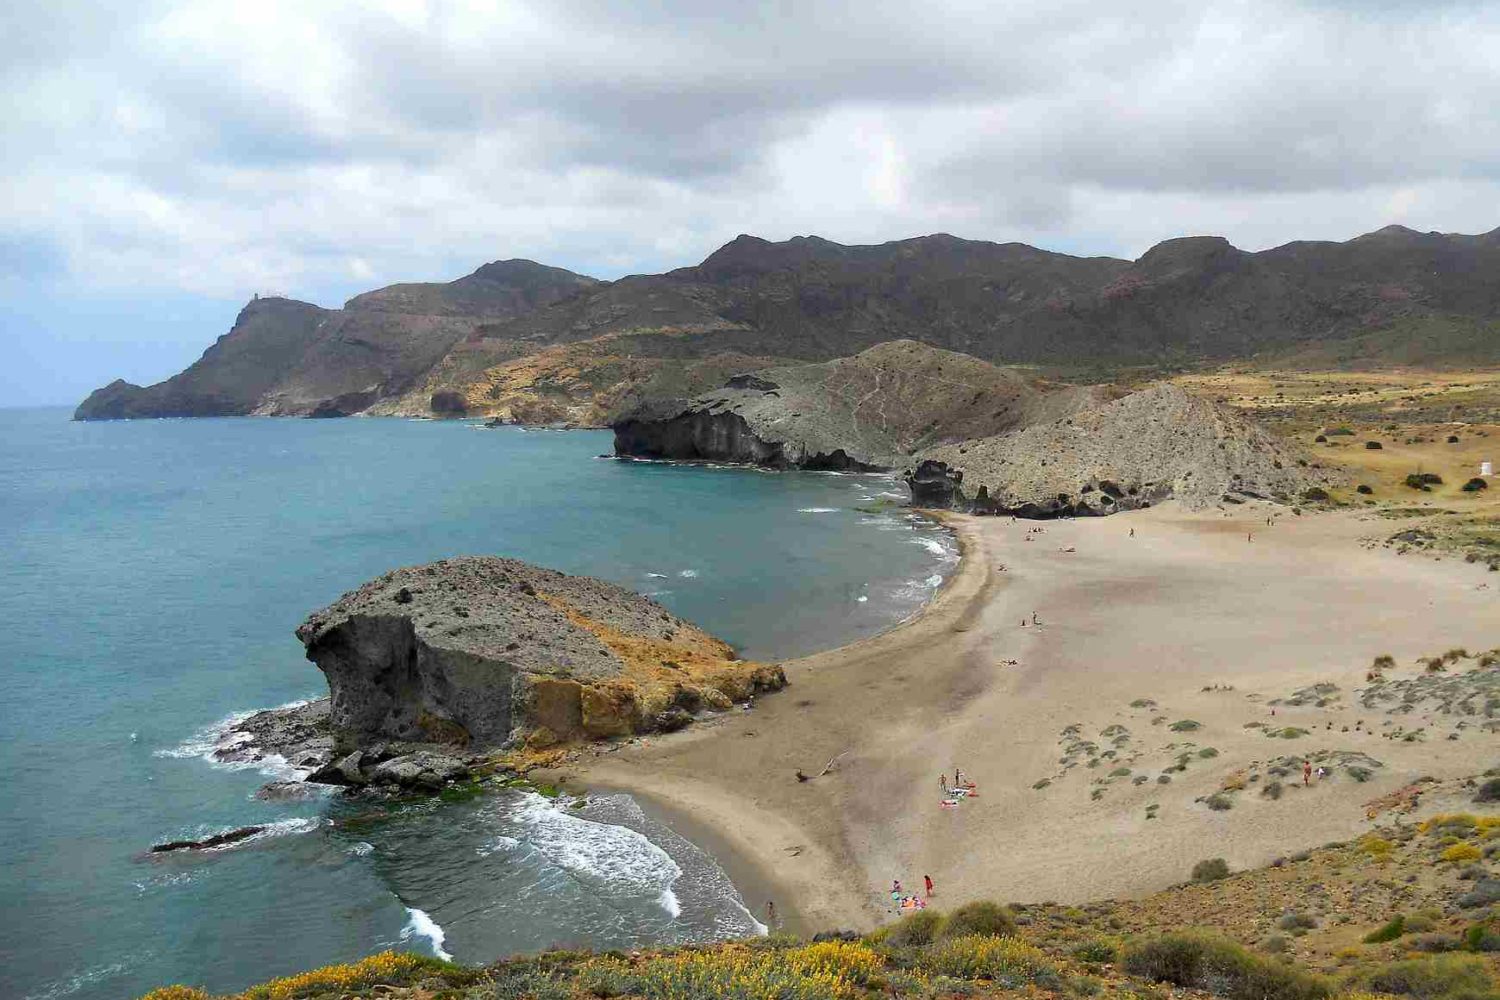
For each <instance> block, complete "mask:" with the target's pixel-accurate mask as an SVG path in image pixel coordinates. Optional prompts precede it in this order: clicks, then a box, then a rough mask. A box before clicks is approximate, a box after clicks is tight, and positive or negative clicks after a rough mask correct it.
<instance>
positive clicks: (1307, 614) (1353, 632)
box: [566, 504, 1500, 929]
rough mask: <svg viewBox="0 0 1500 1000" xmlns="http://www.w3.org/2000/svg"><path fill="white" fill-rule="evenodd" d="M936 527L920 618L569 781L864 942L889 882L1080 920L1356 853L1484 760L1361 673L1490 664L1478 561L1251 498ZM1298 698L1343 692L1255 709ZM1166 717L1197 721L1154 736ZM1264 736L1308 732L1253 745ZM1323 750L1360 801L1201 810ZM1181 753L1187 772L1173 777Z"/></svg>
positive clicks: (1291, 795) (1484, 746)
mask: <svg viewBox="0 0 1500 1000" xmlns="http://www.w3.org/2000/svg"><path fill="white" fill-rule="evenodd" d="M1268 517H1269V518H1273V519H1274V521H1275V524H1274V525H1272V526H1268V525H1267V523H1266V521H1267V518H1268ZM949 520H950V522H951V523H953V524H954V525H955V527H956V528H957V530H958V532H959V535H960V539H961V541H962V544H963V549H964V559H963V561H962V563H961V564H960V566H959V568H958V570H957V572H956V574H955V576H954V578H953V579H952V580H950V581H949V583H948V585H947V586H946V587H945V588H944V590H943V591H942V593H941V594H940V595H939V596H938V597H937V598H936V599H935V600H934V602H933V604H932V605H931V606H930V607H929V608H928V609H927V611H926V612H925V613H924V614H923V615H921V616H920V617H918V618H917V619H915V620H913V621H911V622H909V623H907V624H905V625H903V626H902V627H900V628H898V629H895V630H893V631H891V632H889V633H886V634H884V635H881V636H877V637H874V638H872V639H868V640H865V641H863V642H859V643H856V644H853V645H851V646H847V647H843V648H840V649H836V650H832V651H829V652H826V653H821V654H818V655H815V656H810V657H806V658H804V659H800V660H796V661H790V662H788V663H787V664H786V670H787V675H788V677H789V679H790V681H791V684H790V686H789V687H788V688H787V690H786V691H784V692H781V693H779V694H777V695H775V696H772V697H768V698H765V699H762V700H761V701H760V702H759V703H758V704H757V706H756V708H755V709H754V711H752V712H734V713H730V714H727V715H726V716H724V717H722V718H720V719H718V720H715V721H713V722H711V723H709V724H706V725H700V726H696V727H693V728H691V729H689V730H687V731H685V732H683V733H679V734H673V735H671V736H665V737H659V738H653V739H649V740H642V741H640V742H639V743H636V744H633V745H630V746H627V747H624V748H621V749H619V750H617V751H616V752H612V753H605V754H600V755H598V756H595V757H591V758H586V759H585V760H583V761H580V762H579V763H577V764H575V765H573V766H571V767H569V768H568V769H567V772H566V773H567V775H568V777H570V778H571V779H572V780H574V781H579V782H582V783H584V784H593V783H599V784H604V785H608V786H611V787H618V788H622V789H626V790H629V791H632V792H636V793H639V794H642V795H644V796H647V797H649V798H652V799H655V800H657V801H658V802H659V803H661V804H662V805H663V806H665V807H667V808H669V809H671V810H674V811H676V812H677V813H678V814H679V815H683V816H686V817H689V818H690V819H691V821H692V822H695V823H698V824H701V825H702V826H704V827H707V828H709V829H712V830H713V831H716V832H717V834H718V835H719V837H720V838H721V847H722V848H723V849H725V855H726V856H735V857H737V858H739V859H743V861H742V862H740V861H737V862H735V864H737V865H738V864H741V863H742V864H743V865H746V866H748V867H749V870H751V871H753V872H754V873H756V874H755V875H754V876H753V877H752V879H751V880H752V881H754V882H755V883H756V885H757V888H760V887H761V886H764V887H765V890H764V891H765V892H766V894H768V897H769V898H774V899H776V900H777V905H778V908H781V909H783V910H784V912H786V913H788V914H790V913H791V912H792V910H793V909H795V910H796V913H797V916H798V918H799V923H800V924H802V925H803V926H804V927H806V928H807V929H818V928H824V927H835V926H844V927H857V928H862V927H869V926H872V925H875V924H877V923H879V922H881V921H882V920H885V919H889V918H890V916H891V908H890V902H889V889H890V884H891V880H892V879H893V878H899V879H901V880H902V882H903V885H904V886H905V887H906V888H907V889H908V890H910V889H913V888H915V887H917V886H920V884H921V881H922V876H923V875H924V874H930V875H932V877H933V879H934V880H935V881H936V883H937V894H936V900H935V902H936V903H938V904H941V905H953V904H956V903H959V902H963V901H966V900H969V899H978V898H987V899H1001V900H1007V899H1008V900H1028V901H1036V900H1046V899H1055V900H1060V901H1084V900H1088V899H1097V898H1103V897H1109V896H1128V895H1139V894H1144V893H1148V892H1151V891H1154V890H1157V889H1160V888H1162V887H1164V886H1166V885H1170V884H1173V883H1176V882H1180V881H1182V880H1183V879H1184V878H1186V877H1187V873H1188V870H1189V869H1190V868H1191V866H1192V864H1193V863H1194V862H1195V861H1197V860H1200V859H1202V858H1205V857H1213V856H1223V857H1226V858H1227V859H1228V860H1229V861H1230V863H1231V865H1233V866H1235V867H1243V866H1248V865H1251V864H1262V863H1265V862H1267V861H1269V860H1270V859H1271V858H1272V857H1274V856H1276V855H1278V854H1285V853H1288V852H1291V851H1295V850H1299V849H1302V848H1307V847H1312V846H1316V845H1318V844H1321V843H1324V842H1326V841H1329V840H1334V839H1342V838H1347V837H1349V836H1352V835H1355V834H1357V833H1358V832H1360V831H1361V830H1363V829H1367V828H1368V826H1369V824H1370V822H1371V821H1370V820H1369V819H1368V818H1367V809H1366V803H1367V802H1369V801H1370V800H1372V799H1374V798H1376V797H1377V796H1380V795H1382V794H1385V793H1388V792H1390V791H1393V790H1395V789H1397V788H1399V787H1401V786H1402V785H1404V784H1406V783H1407V782H1409V781H1411V780H1413V779H1414V778H1416V777H1418V776H1420V775H1423V774H1430V775H1433V776H1436V777H1439V778H1447V777H1456V776H1459V775H1465V774H1472V773H1476V772H1478V771H1482V770H1483V769H1484V768H1486V767H1489V766H1491V765H1492V764H1493V763H1494V757H1495V752H1496V751H1497V750H1500V738H1497V736H1496V735H1495V734H1493V733H1489V732H1485V731H1483V730H1482V729H1481V728H1480V727H1478V726H1473V725H1471V726H1469V728H1462V729H1461V728H1458V727H1456V722H1455V720H1454V719H1452V718H1450V717H1436V718H1434V717H1431V716H1428V717H1427V718H1426V719H1425V721H1424V719H1423V718H1421V717H1420V714H1421V713H1420V712H1419V713H1417V714H1415V715H1412V716H1393V715H1389V714H1387V713H1385V712H1372V711H1370V710H1367V709H1365V708H1364V707H1363V706H1361V705H1360V704H1359V703H1358V701H1357V700H1356V698H1355V695H1354V689H1355V688H1357V687H1363V686H1364V680H1365V671H1366V669H1367V668H1368V666H1369V664H1370V662H1371V660H1372V658H1373V657H1375V656H1377V655H1380V654H1390V655H1392V656H1393V657H1394V658H1395V660H1396V662H1397V664H1398V667H1397V669H1396V670H1395V671H1393V672H1391V677H1392V678H1408V677H1416V676H1419V675H1420V672H1421V668H1420V667H1419V666H1417V665H1415V662H1414V661H1415V658H1416V657H1418V656H1431V655H1436V654H1439V653H1442V652H1443V651H1444V650H1447V649H1450V648H1453V647H1465V646H1466V647H1467V648H1468V649H1469V650H1471V651H1474V650H1479V649H1487V648H1492V647H1495V646H1500V603H1497V598H1500V593H1497V590H1500V582H1496V578H1495V576H1494V575H1488V574H1486V573H1485V572H1484V571H1483V567H1482V566H1475V565H1472V564H1464V563H1462V562H1458V561H1455V560H1451V559H1450V560H1447V561H1442V562H1439V561H1434V560H1431V559H1428V558H1424V557H1415V556H1406V557H1399V556H1396V555H1395V554H1393V553H1392V552H1390V551H1389V550H1383V549H1369V548H1367V547H1365V546H1363V545H1362V544H1361V543H1360V539H1361V538H1362V537H1365V536H1378V537H1384V536H1387V535H1389V534H1391V533H1392V532H1394V531H1396V530H1399V528H1400V524H1399V522H1393V521H1382V520H1379V519H1378V518H1374V517H1372V516H1371V515H1369V514H1367V513H1363V512H1337V513H1330V514H1318V515H1308V516H1305V517H1293V516H1291V515H1290V513H1288V512H1287V511H1286V510H1285V509H1284V508H1273V507H1270V506H1268V505H1262V504H1247V505H1245V506H1243V507H1236V508H1233V509H1230V510H1228V511H1227V512H1220V511H1208V512H1201V513H1194V512H1187V511H1183V510H1181V509H1179V508H1178V507H1177V506H1176V505H1175V504H1164V505H1161V506H1159V507H1157V508H1154V509H1151V510H1147V511H1138V512H1131V513H1129V514H1123V515H1116V516H1113V517H1109V518H1099V519H1086V520H1076V521H1052V522H1042V523H1038V522H1027V521H1019V522H1014V523H1013V522H1011V521H1010V520H1009V519H1004V518H985V519H974V518H964V517H954V518H950V519H949ZM1038 528H1040V529H1041V530H1040V531H1037V530H1036V529H1038ZM1131 529H1135V534H1134V536H1133V537H1132V535H1131ZM1028 538H1029V539H1030V541H1027V539H1028ZM1069 549H1071V550H1072V551H1068V550H1069ZM1033 612H1036V613H1037V616H1038V620H1039V621H1040V625H1039V626H1033V625H1031V624H1030V621H1031V615H1032V613H1033ZM1022 620H1025V621H1026V622H1027V623H1028V624H1027V625H1025V626H1022V625H1021V622H1022ZM1011 660H1014V661H1016V662H1015V664H1014V665H1012V664H1011V663H1010V662H1009V661H1011ZM1454 669H1455V670H1461V669H1462V667H1461V666H1459V667H1455V668H1454ZM1316 682H1328V683H1334V684H1336V685H1338V688H1339V695H1338V698H1337V699H1335V700H1334V701H1333V702H1332V703H1330V704H1328V705H1325V706H1323V707H1321V708H1320V707H1315V706H1313V705H1310V704H1309V705H1306V706H1303V707H1290V706H1282V707H1281V708H1279V709H1278V710H1277V715H1276V716H1271V715H1270V711H1271V707H1270V706H1269V705H1268V704H1267V702H1268V701H1270V700H1271V699H1277V698H1285V697H1287V696H1289V695H1290V694H1291V693H1292V692H1293V691H1294V690H1296V689H1299V688H1302V687H1304V686H1306V685H1309V684H1313V683H1316ZM1132 702H1136V703H1137V705H1136V706H1132V704H1131V703H1132ZM1185 720H1190V721H1192V722H1195V723H1197V726H1196V728H1194V729H1193V730H1192V731H1191V732H1180V731H1174V730H1173V729H1172V728H1171V727H1172V724H1173V723H1175V722H1182V721H1185ZM1356 723H1358V724H1359V728H1358V729H1355V728H1354V727H1355V725H1356ZM1074 725H1076V726H1078V727H1079V729H1078V731H1077V732H1078V734H1079V735H1074V736H1072V737H1069V736H1066V735H1065V734H1064V730H1065V728H1066V727H1070V726H1074ZM1271 725H1274V726H1277V727H1282V726H1296V727H1298V728H1299V729H1305V730H1306V734H1305V735H1301V736H1299V737H1297V738H1295V739H1273V738H1269V737H1267V736H1266V735H1265V734H1264V733H1265V729H1264V728H1263V727H1266V726H1271ZM1345 726H1347V727H1350V731H1349V732H1347V733H1346V732H1344V731H1343V727H1345ZM1424 726H1425V727H1426V729H1425V731H1424V732H1423V733H1421V734H1418V736H1419V738H1416V739H1414V740H1411V741H1408V740H1405V739H1403V738H1401V737H1402V734H1404V733H1407V732H1409V731H1411V730H1413V729H1416V728H1419V727H1424ZM1114 727H1121V728H1119V729H1116V728H1114ZM1106 732H1108V733H1109V734H1110V735H1109V736H1105V735H1104V734H1105V733H1106ZM1450 733H1451V734H1456V736H1457V738H1456V739H1452V740H1450V739H1448V736H1449V735H1450ZM1122 739H1123V742H1119V741H1120V740H1122ZM1080 740H1083V741H1086V742H1087V744H1088V745H1089V746H1091V747H1093V748H1094V751H1095V754H1094V755H1092V756H1091V755H1090V754H1089V753H1085V752H1082V751H1079V750H1078V749H1077V744H1078V743H1079V741H1080ZM1070 747H1071V749H1070ZM1208 748H1211V749H1212V755H1211V756H1203V757H1200V756H1199V751H1203V750H1205V749H1208ZM1317 751H1329V752H1341V753H1346V754H1348V753H1360V754H1367V755H1369V756H1370V757H1371V758H1374V759H1378V760H1379V761H1380V763H1381V766H1379V767H1378V768H1376V769H1375V770H1374V775H1373V777H1371V779H1370V780H1369V781H1368V782H1365V783H1358V782H1356V781H1354V780H1352V779H1349V778H1347V777H1344V776H1342V775H1341V773H1340V774H1336V775H1335V776H1333V777H1332V778H1330V779H1329V780H1327V781H1323V782H1317V783H1315V784H1313V785H1311V786H1310V787H1308V788H1305V789H1303V788H1300V787H1293V786H1295V785H1300V782H1290V783H1288V787H1287V789H1286V792H1285V794H1284V795H1283V796H1282V797H1281V798H1280V799H1271V798H1268V797H1265V796H1262V795H1260V794H1258V788H1259V787H1260V786H1253V787H1250V788H1248V789H1247V790H1245V791H1242V792H1236V793H1233V800H1234V805H1233V808H1232V809H1229V810H1227V811H1215V810H1212V809H1209V808H1208V807H1207V806H1206V805H1205V804H1204V802H1203V801H1202V799H1204V798H1205V797H1206V796H1207V795H1209V794H1211V793H1213V792H1216V791H1218V790H1219V789H1221V788H1222V787H1223V786H1224V785H1225V784H1232V783H1233V782H1234V781H1235V780H1236V777H1237V776H1238V777H1239V778H1240V779H1243V778H1244V776H1245V775H1246V774H1252V773H1253V774H1255V775H1256V778H1257V780H1262V778H1263V779H1264V780H1265V781H1267V782H1269V780H1271V778H1270V776H1269V775H1268V774H1266V773H1265V767H1266V764H1267V763H1268V762H1269V761H1270V760H1272V759H1273V758H1275V757H1277V756H1284V755H1297V756H1301V755H1311V754H1313V753H1315V752H1317ZM1070 754H1071V756H1070ZM1182 754H1186V755H1188V756H1190V757H1191V763H1190V764H1189V765H1187V766H1186V767H1185V769H1183V770H1178V771H1172V770H1170V768H1171V767H1172V765H1173V764H1174V759H1176V758H1177V757H1178V755H1182ZM834 760H836V761H837V762H836V763H835V764H834V765H833V767H832V769H831V770H830V771H829V773H827V774H823V775H821V776H818V775H819V772H821V771H823V769H824V768H825V766H827V765H828V764H829V762H830V761H834ZM1069 760H1071V763H1067V761H1069ZM1091 762H1092V766H1091ZM955 765H956V766H959V767H961V768H962V769H963V770H964V772H965V774H966V775H967V776H968V777H970V778H971V779H973V780H975V781H977V782H978V783H979V786H980V787H979V795H978V797H976V798H973V799H969V800H966V801H964V802H963V803H962V804H960V805H959V806H958V807H957V808H944V807H942V806H941V805H940V799H941V795H940V793H939V789H938V783H939V774H940V773H947V774H951V773H952V770H953V768H954V766H955ZM798 770H801V771H802V772H803V773H804V774H807V775H813V776H814V777H812V779H811V780H809V781H806V782H802V781H798V780H797V778H796V772H797V771H798ZM1121 771H1125V772H1128V773H1124V774H1121V773H1119V772H1121ZM1163 775H1165V777H1167V779H1168V780H1167V782H1166V783H1163V782H1161V781H1160V780H1159V779H1160V777H1161V776H1163ZM1137 779H1143V780H1140V781H1137ZM1043 782H1045V784H1043V787H1041V788H1035V787H1034V786H1035V785H1037V784H1039V783H1043ZM1152 805H1155V806H1156V809H1154V810H1150V811H1149V813H1148V809H1147V807H1148V806H1152ZM737 884H738V883H737ZM741 889H742V891H747V887H746V886H743V885H742V886H741ZM746 898H747V901H748V900H750V899H751V896H749V895H747V897H746ZM789 904H790V905H789ZM757 915H758V916H759V913H757Z"/></svg>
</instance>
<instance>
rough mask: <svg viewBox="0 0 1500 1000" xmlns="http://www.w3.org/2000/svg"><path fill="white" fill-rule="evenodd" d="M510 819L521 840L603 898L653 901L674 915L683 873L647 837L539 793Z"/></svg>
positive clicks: (528, 797) (525, 798) (532, 796)
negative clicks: (616, 896) (567, 807)
mask: <svg viewBox="0 0 1500 1000" xmlns="http://www.w3.org/2000/svg"><path fill="white" fill-rule="evenodd" d="M510 818H511V820H512V821H513V822H516V823H519V824H521V827H522V829H521V830H520V831H518V832H519V833H520V834H521V839H522V840H524V841H525V842H526V843H527V844H529V845H530V846H531V847H532V848H533V849H534V850H536V851H537V852H538V853H540V854H541V855H542V856H543V857H545V858H546V859H547V860H548V861H550V862H552V863H553V864H554V865H557V866H558V867H559V868H561V869H563V870H564V871H566V872H567V873H568V874H569V875H572V876H573V877H574V878H576V879H579V880H580V881H582V882H585V883H586V884H588V885H590V886H592V887H594V889H595V890H596V891H598V892H601V893H605V894H621V895H627V896H635V897H638V898H640V897H644V898H647V899H651V898H654V899H656V900H657V901H659V902H660V904H661V905H662V907H663V908H664V909H666V910H667V911H668V912H669V913H671V914H672V915H673V916H676V915H677V912H678V909H674V908H678V906H679V904H678V901H677V897H676V895H675V894H673V893H672V886H673V884H674V883H675V882H676V881H677V879H678V878H680V877H681V875H682V869H681V868H680V867H679V866H678V864H677V862H675V861H673V860H672V856H671V855H669V854H668V853H667V852H666V851H664V850H662V849H661V848H660V847H658V846H657V845H656V844H654V843H652V842H651V841H650V839H648V838H647V837H646V835H645V834H642V833H638V832H636V831H635V830H632V829H630V828H629V827H624V826H616V825H614V824H612V823H600V822H595V821H593V820H589V819H584V818H583V817H581V816H574V815H572V814H570V813H568V812H565V811H564V810H562V809H559V808H558V807H557V806H556V804H554V803H553V802H551V801H549V800H548V799H545V798H543V797H542V796H540V795H535V794H528V795H526V796H525V797H524V798H523V799H522V801H521V804H520V805H519V807H518V808H516V809H515V810H514V812H512V813H511V817H510Z"/></svg>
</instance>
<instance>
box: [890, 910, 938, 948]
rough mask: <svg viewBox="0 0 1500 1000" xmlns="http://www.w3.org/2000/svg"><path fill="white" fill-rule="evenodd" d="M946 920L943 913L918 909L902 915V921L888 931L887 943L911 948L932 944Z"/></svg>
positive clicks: (897, 946)
mask: <svg viewBox="0 0 1500 1000" xmlns="http://www.w3.org/2000/svg"><path fill="white" fill-rule="evenodd" d="M944 922H945V921H944V918H943V915H942V914H941V913H934V912H932V911H931V910H918V911H917V912H916V913H910V914H907V915H906V916H904V917H902V918H901V922H900V923H897V924H893V925H892V926H891V928H890V929H889V930H888V931H887V932H886V935H885V943H886V944H888V945H890V946H891V947H892V948H911V947H915V946H917V945H924V944H930V943H931V942H932V939H933V938H935V937H937V936H938V932H939V931H941V930H942V929H943V924H944Z"/></svg>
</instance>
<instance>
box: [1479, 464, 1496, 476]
mask: <svg viewBox="0 0 1500 1000" xmlns="http://www.w3.org/2000/svg"><path fill="white" fill-rule="evenodd" d="M1479 474H1480V475H1481V476H1493V475H1494V474H1495V463H1494V462H1480V463H1479Z"/></svg>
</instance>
